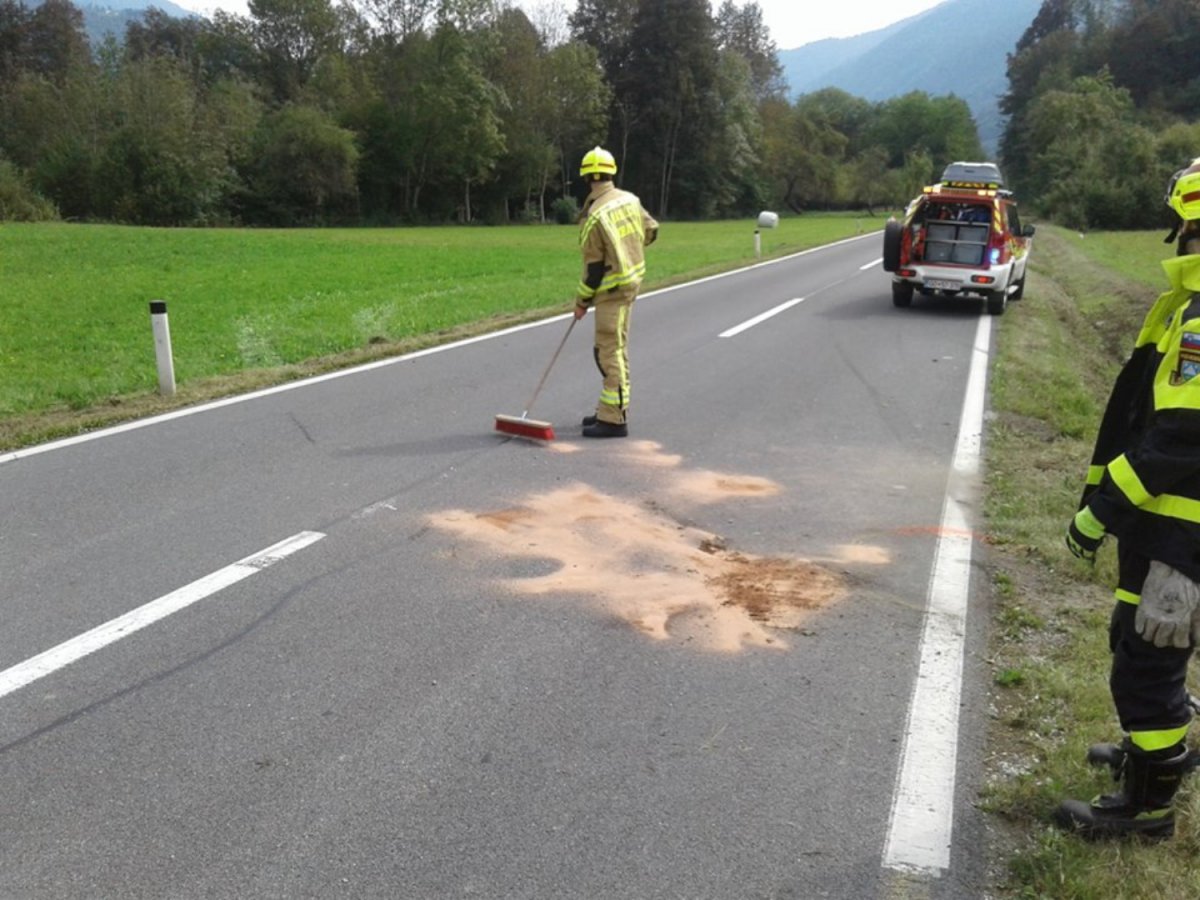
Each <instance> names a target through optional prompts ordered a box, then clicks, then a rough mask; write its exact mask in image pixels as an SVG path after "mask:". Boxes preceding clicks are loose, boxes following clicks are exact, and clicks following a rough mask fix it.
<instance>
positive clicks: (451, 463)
mask: <svg viewBox="0 0 1200 900" xmlns="http://www.w3.org/2000/svg"><path fill="white" fill-rule="evenodd" d="M879 243H880V242H879V239H878V236H877V235H874V236H868V237H866V238H863V239H861V240H855V241H849V242H845V243H842V244H838V245H834V246H831V247H829V248H823V249H821V250H819V251H816V252H810V253H807V254H803V255H800V256H797V257H793V258H790V259H788V260H785V261H780V262H775V263H772V264H768V265H762V266H757V267H754V268H751V269H749V270H745V271H743V272H741V273H737V274H733V275H729V276H725V277H720V278H715V279H710V280H706V281H703V282H698V283H695V284H693V285H689V286H685V287H680V288H676V289H673V290H669V291H664V292H659V293H655V294H650V295H647V296H644V297H642V298H641V299H639V301H638V302H637V304H636V306H635V309H634V316H633V325H632V338H631V355H632V370H633V379H634V380H633V404H632V409H631V418H630V429H631V436H630V438H628V439H626V440H614V441H590V442H589V441H585V440H583V439H581V438H580V437H579V436H578V425H577V423H578V420H579V418H580V417H581V416H582V415H584V414H586V413H588V412H590V410H591V407H592V405H593V403H594V400H595V396H596V394H597V393H598V390H599V376H598V374H597V373H596V371H595V368H594V365H593V363H592V359H591V337H590V327H591V320H590V318H589V319H587V320H585V321H584V322H583V323H581V325H580V327H576V328H575V330H574V333H573V334H572V335H571V338H570V339H569V341H568V343H567V346H566V349H565V350H564V352H563V354H562V357H561V358H560V360H559V362H558V364H557V366H556V368H555V370H554V371H553V372H552V374H551V376H550V379H549V381H548V383H547V386H546V388H545V390H544V391H543V393H542V396H541V397H540V398H539V400H538V403H537V406H536V407H535V409H534V410H533V411H532V413H531V414H532V415H533V417H535V418H538V419H547V420H550V421H552V422H554V423H555V427H556V430H557V431H558V438H557V440H555V441H554V442H552V443H550V444H538V443H534V442H530V441H525V440H520V439H512V438H506V437H504V436H501V435H498V434H496V433H494V432H492V431H491V427H492V422H493V418H494V416H495V414H497V413H507V414H511V415H517V414H520V413H521V412H522V408H523V406H524V404H525V403H526V401H527V400H528V394H529V392H530V391H531V390H532V388H533V386H534V384H535V383H536V381H537V378H538V376H539V375H540V374H541V371H542V368H543V367H544V365H545V364H546V362H547V361H548V360H549V357H550V354H551V353H552V352H553V349H554V347H555V346H556V345H557V343H558V341H559V339H560V338H561V336H562V333H563V330H564V329H565V328H566V324H567V321H568V320H567V319H566V318H559V319H555V320H552V321H549V322H546V323H542V324H540V325H537V326H535V327H526V328H522V329H518V330H514V331H512V332H509V333H506V334H503V335H499V336H493V337H491V338H489V339H486V340H478V341H474V342H467V343H464V344H462V345H459V346H455V347H451V348H448V349H444V350H441V351H439V352H433V353H424V354H420V355H417V356H415V357H411V358H406V359H404V360H400V361H393V362H389V363H388V364H385V365H376V366H374V367H370V368H367V369H362V370H356V371H354V372H351V373H341V374H339V375H338V376H337V377H331V378H325V379H318V380H314V381H311V382H306V383H301V384H299V385H292V386H289V387H288V388H287V389H285V390H278V391H269V392H263V393H261V394H259V395H253V396H251V397H249V398H243V399H240V400H238V401H237V402H230V403H221V404H215V405H212V406H210V407H206V408H203V409H201V410H199V411H193V412H191V413H189V414H186V415H180V416H176V417H173V418H167V419H165V420H157V421H152V422H149V423H143V424H142V426H139V427H135V428H127V429H119V430H117V431H116V432H115V433H108V434H103V435H100V436H97V437H95V438H93V439H89V440H84V441H78V442H66V443H64V444H62V445H56V446H53V447H49V448H34V449H33V450H32V451H31V452H26V453H17V454H8V455H0V498H2V500H0V621H2V622H3V628H2V629H0V808H2V810H3V814H2V815H0V898H20V900H25V898H30V900H33V898H55V900H64V898H101V897H102V898H110V900H117V898H127V897H130V898H132V897H146V898H151V897H153V898H166V897H178V898H199V897H205V898H209V897H212V898H225V897H237V898H330V897H348V898H350V897H354V898H357V897H372V898H374V897H379V898H393V897H394V898H442V897H485V898H636V900H649V898H676V897H687V898H760V897H761V898H767V897H772V898H774V897H780V898H782V897H787V898H818V897H836V898H843V897H844V898H870V897H905V898H914V897H934V898H941V897H945V898H964V897H972V896H979V895H980V891H981V887H980V885H981V884H982V880H981V879H982V871H981V869H982V866H983V860H982V858H981V856H982V855H981V853H980V847H981V841H982V831H981V828H982V826H981V822H980V817H979V815H978V814H977V813H976V812H975V811H974V809H973V806H972V800H973V798H974V797H975V794H976V792H977V790H978V787H979V782H980V775H979V771H978V765H979V760H980V756H981V750H980V747H981V743H982V736H981V735H982V727H983V718H984V715H983V712H984V707H985V702H986V700H985V694H986V682H985V676H984V672H983V664H982V642H983V639H984V629H985V628H986V622H987V618H988V608H987V603H988V597H987V591H986V584H985V583H984V582H985V579H983V578H980V577H979V576H978V575H976V577H975V578H974V579H973V583H972V584H971V590H970V603H969V613H968V615H967V618H966V622H967V628H966V632H965V636H964V651H963V653H964V664H963V681H962V688H961V691H962V693H961V702H959V703H956V704H953V706H954V707H956V708H952V709H950V710H949V713H950V714H949V715H948V717H947V716H942V717H941V719H940V720H939V721H942V722H943V723H948V724H945V725H944V727H942V728H941V731H942V733H941V734H940V736H939V737H940V739H943V740H944V739H947V738H948V739H949V740H950V741H951V747H952V751H951V755H950V758H949V765H950V768H949V771H948V772H946V773H942V774H938V773H929V774H930V777H931V778H934V779H935V780H937V779H943V780H944V781H945V784H947V785H949V786H950V787H951V788H953V793H952V796H953V797H954V798H955V799H954V803H953V809H948V810H943V811H940V812H944V813H945V817H946V818H947V819H950V820H952V827H953V832H952V834H953V841H952V844H951V845H950V847H949V850H948V854H949V855H948V861H947V863H946V865H944V866H939V865H934V866H932V867H930V866H924V865H922V863H921V861H920V860H917V862H916V863H914V864H912V865H908V864H907V863H906V862H905V860H904V859H903V858H901V860H900V863H899V864H896V861H895V860H894V859H893V860H891V861H888V860H885V845H886V844H887V843H888V841H889V837H892V838H894V837H895V835H894V834H893V833H892V830H893V829H894V828H895V827H896V826H895V824H894V823H895V822H896V821H897V819H896V810H897V808H898V807H899V806H901V805H902V804H903V799H900V800H898V799H897V798H898V796H899V793H898V781H899V780H900V778H901V777H902V776H901V774H900V773H901V772H902V771H903V762H904V754H905V753H906V748H909V744H910V734H911V731H912V727H913V726H912V724H911V723H912V722H913V721H914V717H913V716H912V715H911V713H912V710H911V705H912V701H913V697H914V687H915V685H916V684H917V683H918V681H919V678H918V673H919V671H922V670H921V669H920V667H921V665H922V658H923V657H922V652H921V647H922V635H923V634H925V633H926V631H925V629H926V624H927V620H928V616H927V605H928V604H929V598H930V596H931V587H930V585H931V573H932V572H934V570H935V552H936V550H937V548H938V546H939V544H938V540H939V535H943V534H944V533H945V532H946V529H945V527H944V520H943V514H944V510H945V507H946V495H947V490H948V486H949V485H953V484H954V483H955V482H956V478H957V476H954V474H953V466H952V460H953V459H954V454H955V451H956V446H958V444H957V443H956V442H957V441H958V439H959V430H960V415H961V412H962V409H963V404H964V396H965V394H966V389H967V383H968V374H969V371H970V368H971V362H972V358H973V348H974V346H975V342H976V340H977V337H978V333H979V328H980V316H981V315H983V313H982V309H981V305H980V304H978V303H976V302H975V301H969V302H966V303H963V304H957V305H956V304H953V303H949V302H945V301H932V300H921V299H920V298H918V300H917V301H916V303H915V304H914V306H913V308H911V309H908V310H897V309H894V308H893V306H892V304H891V299H890V290H889V283H888V278H887V276H886V274H884V273H883V272H882V271H881V269H880V268H879V265H878V263H877V259H878V256H879V249H880V247H879ZM872 263H875V264H874V265H871V264H872ZM653 264H654V260H653V250H651V253H650V259H649V265H650V266H651V267H653ZM791 301H799V302H795V303H791V305H790V306H788V307H787V308H785V309H779V308H780V307H781V306H783V305H784V304H788V303H789V302H791ZM1018 309H1019V308H1018ZM772 310H777V311H776V312H775V314H774V315H772V316H770V317H769V318H766V319H764V320H762V321H759V322H757V323H756V324H752V325H749V324H748V323H750V322H752V320H754V319H755V318H756V317H758V316H760V315H761V314H764V313H767V312H769V311H772ZM1013 312H1014V311H1013V310H1010V313H1009V314H1010V315H1011V314H1013ZM722 335H724V336H722ZM148 363H149V364H152V361H148ZM958 480H961V479H958ZM968 487H969V486H968ZM968 496H969V494H968ZM966 506H967V508H968V511H969V509H970V503H969V500H968V501H967V503H966ZM294 536H300V537H299V538H298V539H297V540H298V543H296V544H293V545H288V546H286V547H284V548H282V549H281V548H278V547H276V545H277V544H279V543H280V542H281V541H285V540H286V539H289V538H292V537H294ZM270 548H275V549H270ZM975 549H976V550H977V551H978V550H979V548H975ZM263 551H269V552H267V553H266V554H265V555H264V554H263ZM239 562H240V563H241V564H240V565H234V564H237V563H239ZM226 576H228V577H226ZM121 617H124V618H121ZM106 623H109V626H108V628H107V630H106V629H105V627H104V626H105V625H106ZM89 633H90V636H88V635H89ZM80 636H85V637H83V638H81V637H80ZM39 654H42V656H41V657H40V661H39V659H38V657H39ZM6 677H7V679H8V681H7V682H5V678H6ZM6 684H7V687H6V686H5V685H6ZM925 743H926V744H928V743H929V742H928V741H925ZM909 749H911V748H909ZM918 793H920V792H918ZM910 799H911V798H910ZM920 800H921V798H920V797H918V801H920ZM925 805H926V806H928V807H929V809H927V810H925V811H924V812H927V813H932V814H937V813H939V811H937V810H935V809H933V807H935V806H936V803H935V802H934V801H933V800H932V799H930V800H929V801H928V802H927V803H926V804H925ZM905 827H906V826H905ZM900 836H901V838H903V837H904V835H903V834H901V835H900Z"/></svg>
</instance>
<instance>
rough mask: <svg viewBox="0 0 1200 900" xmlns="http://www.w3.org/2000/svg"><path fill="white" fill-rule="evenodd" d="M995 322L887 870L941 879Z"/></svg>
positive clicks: (937, 593) (971, 383)
mask: <svg viewBox="0 0 1200 900" xmlns="http://www.w3.org/2000/svg"><path fill="white" fill-rule="evenodd" d="M991 333H992V317H991V316H981V317H980V319H979V328H978V330H977V331H976V332H975V349H974V353H973V355H972V358H971V370H970V373H969V375H968V377H967V395H966V399H965V400H964V401H963V410H962V418H961V419H960V420H959V426H958V441H957V443H956V445H955V448H954V462H953V468H952V470H951V474H950V479H949V483H948V484H947V486H946V500H945V504H944V506H943V507H942V527H941V529H940V531H939V538H938V542H937V548H936V550H935V552H934V560H933V572H932V575H931V577H930V582H929V603H928V606H927V608H926V611H925V627H924V632H923V633H922V635H921V650H920V667H919V669H918V671H917V682H916V686H915V687H914V689H913V696H912V703H911V706H910V707H909V710H908V727H907V731H906V733H905V736H904V750H903V753H902V754H901V757H900V772H899V777H898V779H897V781H896V789H895V793H894V794H893V796H892V816H891V821H890V823H889V825H888V836H887V844H886V846H885V849H884V853H883V865H884V867H886V868H890V869H899V870H901V871H908V872H918V873H923V874H927V875H934V876H937V875H940V874H941V873H942V872H943V871H945V870H947V869H949V868H950V844H951V838H952V835H953V830H954V780H955V770H956V766H957V763H958V713H959V702H960V698H961V696H962V669H963V646H964V643H965V640H966V633H967V605H968V599H969V597H970V587H971V550H972V546H971V540H972V539H971V523H970V516H969V514H968V511H969V510H970V509H971V503H972V501H973V499H974V496H975V493H976V490H977V476H978V473H979V455H980V446H981V443H982V435H983V412H984V395H985V391H986V388H987V364H988V352H989V349H988V348H989V344H990V341H991Z"/></svg>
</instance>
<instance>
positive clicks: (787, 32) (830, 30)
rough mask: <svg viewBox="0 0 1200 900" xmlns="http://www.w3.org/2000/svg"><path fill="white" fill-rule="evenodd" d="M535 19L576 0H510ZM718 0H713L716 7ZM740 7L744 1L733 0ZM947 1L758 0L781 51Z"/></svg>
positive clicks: (239, 5)
mask: <svg viewBox="0 0 1200 900" xmlns="http://www.w3.org/2000/svg"><path fill="white" fill-rule="evenodd" d="M175 2H176V3H178V4H179V5H180V6H183V7H186V8H188V9H193V10H196V11H197V12H211V11H212V9H213V8H214V7H217V8H221V9H225V10H228V11H229V12H232V13H237V14H238V15H243V16H244V15H246V14H247V7H246V2H245V0H175ZM513 2H514V3H515V4H516V5H517V6H520V7H522V8H524V9H525V10H526V11H528V12H530V14H531V18H533V19H534V21H535V22H536V21H537V16H538V15H544V14H545V12H546V11H547V10H548V9H554V8H560V9H562V10H565V11H566V12H569V11H570V10H572V9H574V8H575V0H513ZM720 2H721V0H712V7H713V10H714V11H715V10H716V9H717V8H718V7H719V6H720ZM734 2H735V3H738V5H741V6H744V5H745V3H746V0H734ZM942 2H946V0H758V5H759V8H760V9H762V11H763V19H764V20H765V21H766V23H767V28H769V29H770V30H771V38H772V39H773V40H774V41H775V46H776V47H778V48H779V49H780V50H791V49H793V48H795V47H800V46H802V45H804V44H808V43H811V42H812V41H819V40H821V39H822V38H828V37H850V36H852V35H856V34H865V33H866V32H868V31H875V30H876V29H879V28H883V27H884V26H885V25H891V24H892V23H893V22H899V21H900V20H901V19H907V18H908V17H909V16H915V15H916V14H917V13H919V12H923V11H924V10H927V9H931V8H932V7H934V6H937V5H938V4H939V3H942Z"/></svg>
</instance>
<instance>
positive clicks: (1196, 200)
mask: <svg viewBox="0 0 1200 900" xmlns="http://www.w3.org/2000/svg"><path fill="white" fill-rule="evenodd" d="M1166 200H1167V205H1168V206H1170V207H1171V209H1173V210H1174V211H1175V213H1176V214H1177V216H1178V219H1177V222H1178V225H1177V227H1176V229H1175V230H1174V231H1173V232H1172V233H1171V235H1170V236H1169V237H1168V238H1167V240H1168V242H1170V241H1173V240H1174V239H1175V237H1176V235H1178V238H1179V244H1178V249H1177V255H1176V256H1175V258H1174V259H1169V260H1166V261H1165V262H1164V263H1163V268H1164V269H1166V272H1167V277H1168V278H1169V279H1170V282H1171V290H1169V291H1167V292H1166V293H1165V294H1163V295H1162V296H1160V297H1159V298H1158V300H1157V301H1156V302H1155V303H1154V306H1152V307H1151V309H1150V312H1149V314H1148V315H1147V316H1146V320H1145V323H1144V324H1143V325H1142V330H1141V332H1140V333H1139V334H1138V338H1137V343H1136V344H1135V346H1134V349H1133V352H1132V353H1131V354H1130V357H1129V360H1128V362H1126V364H1125V366H1124V368H1123V369H1122V370H1121V373H1120V374H1119V375H1118V376H1117V380H1116V382H1115V383H1114V385H1113V389H1112V394H1111V396H1110V397H1109V401H1108V405H1107V407H1106V409H1105V412H1104V417H1103V419H1102V420H1101V422H1100V430H1099V434H1098V435H1097V438H1096V447H1095V450H1094V451H1093V454H1092V461H1091V466H1090V468H1089V470H1088V477H1087V486H1086V487H1085V489H1084V492H1083V498H1082V501H1081V503H1080V507H1079V512H1078V513H1076V515H1075V517H1074V518H1073V519H1072V520H1071V522H1070V523H1069V525H1068V529H1067V546H1068V547H1069V548H1070V550H1071V552H1072V553H1074V554H1075V555H1076V556H1078V557H1080V558H1082V559H1085V560H1094V559H1095V556H1096V551H1097V549H1098V548H1099V546H1100V543H1101V541H1103V540H1104V537H1105V535H1108V534H1111V535H1113V536H1114V537H1116V539H1117V565H1118V574H1117V590H1116V603H1115V605H1114V610H1113V614H1112V619H1111V622H1110V625H1109V647H1110V649H1111V650H1112V668H1111V671H1110V674H1109V687H1110V689H1111V691H1112V698H1113V704H1114V706H1115V707H1116V712H1117V717H1118V719H1119V720H1120V724H1121V730H1122V731H1123V732H1125V735H1126V736H1125V738H1124V740H1123V741H1122V742H1121V743H1120V744H1119V745H1118V744H1101V745H1098V746H1095V747H1093V748H1091V750H1090V751H1089V752H1088V759H1089V761H1091V762H1094V763H1100V764H1103V763H1107V764H1108V765H1110V766H1111V767H1112V769H1113V773H1114V775H1115V776H1116V777H1117V778H1118V780H1119V781H1120V782H1121V787H1120V788H1119V789H1118V790H1117V791H1116V792H1114V793H1111V794H1104V795H1101V796H1098V797H1096V798H1095V799H1093V800H1091V801H1090V802H1088V801H1083V800H1067V801H1065V802H1063V804H1062V805H1061V806H1060V807H1059V808H1058V811H1057V814H1056V818H1057V820H1058V822H1059V823H1060V824H1061V825H1063V826H1065V827H1067V828H1069V829H1071V830H1073V831H1077V832H1079V833H1081V834H1083V835H1084V836H1086V837H1093V838H1095V837H1119V836H1122V835H1131V834H1139V835H1143V836H1146V837H1169V836H1170V835H1171V834H1173V833H1174V830H1175V812H1174V802H1173V801H1174V797H1175V792H1176V790H1177V789H1178V788H1179V784H1180V782H1181V781H1182V779H1183V777H1184V775H1185V774H1186V773H1187V772H1189V771H1191V770H1192V769H1193V768H1195V766H1196V762H1197V756H1196V754H1194V753H1191V752H1189V751H1188V748H1187V744H1186V738H1187V734H1188V726H1189V724H1190V723H1191V719H1192V715H1193V706H1192V699H1191V697H1190V696H1189V694H1188V691H1187V687H1186V683H1185V682H1186V679H1187V671H1188V661H1189V660H1190V659H1191V656H1192V652H1193V650H1194V648H1195V644H1196V640H1197V638H1198V637H1200V584H1198V582H1200V158H1198V159H1196V160H1193V161H1192V164H1191V165H1190V166H1189V167H1187V168H1185V169H1182V170H1180V171H1179V172H1177V173H1176V174H1175V176H1174V177H1173V178H1172V179H1171V182H1170V184H1169V185H1168V188H1167V197H1166Z"/></svg>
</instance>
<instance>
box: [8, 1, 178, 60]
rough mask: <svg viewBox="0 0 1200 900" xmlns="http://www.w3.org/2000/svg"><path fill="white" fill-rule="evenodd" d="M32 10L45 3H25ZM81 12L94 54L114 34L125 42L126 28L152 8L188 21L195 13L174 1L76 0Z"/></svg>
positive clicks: (138, 20)
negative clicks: (99, 1)
mask: <svg viewBox="0 0 1200 900" xmlns="http://www.w3.org/2000/svg"><path fill="white" fill-rule="evenodd" d="M24 2H25V5H26V6H28V7H30V8H31V9H32V8H34V7H37V6H41V5H42V0H24ZM73 2H74V3H75V5H76V6H78V7H79V11H80V12H82V13H83V27H84V30H85V31H86V32H87V36H88V41H89V42H90V43H91V45H92V50H93V51H95V50H96V48H98V47H99V46H100V45H101V44H103V43H104V38H105V36H106V35H108V34H112V35H113V36H114V37H115V38H117V40H124V38H125V26H126V25H127V24H128V23H129V22H140V21H141V20H142V16H143V15H145V13H146V10H148V9H150V8H151V7H154V8H157V9H161V10H162V11H163V12H165V13H166V14H167V15H168V16H174V17H175V18H177V19H186V18H189V17H191V16H194V15H195V13H193V12H190V11H189V10H186V9H184V8H183V7H182V6H176V5H175V4H174V3H172V2H171V0H113V2H112V3H104V4H96V3H81V2H80V0H73Z"/></svg>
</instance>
